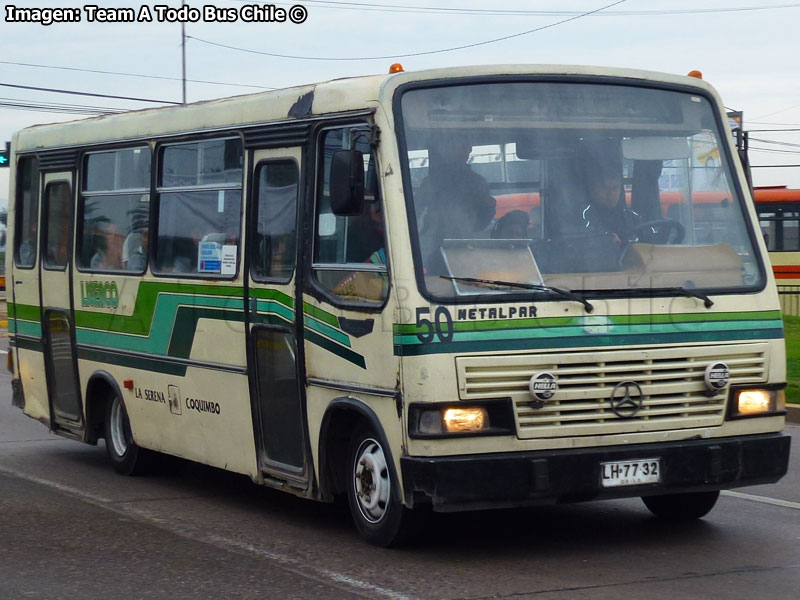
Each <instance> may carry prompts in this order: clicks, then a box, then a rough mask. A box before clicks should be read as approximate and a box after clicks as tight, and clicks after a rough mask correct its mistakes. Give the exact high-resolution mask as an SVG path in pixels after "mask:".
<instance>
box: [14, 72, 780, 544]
mask: <svg viewBox="0 0 800 600" xmlns="http://www.w3.org/2000/svg"><path fill="white" fill-rule="evenodd" d="M699 142H702V144H703V146H704V147H705V148H708V147H709V146H712V147H714V148H717V149H718V151H719V152H718V156H719V157H720V158H719V164H718V165H717V166H716V171H715V173H714V177H713V182H714V184H713V186H711V185H710V184H708V185H706V184H705V183H703V182H706V181H711V179H709V177H706V175H707V172H705V171H701V170H700V169H703V168H707V165H705V164H701V165H698V164H696V162H695V161H693V160H692V154H693V146H694V145H696V144H697V143H699ZM712 149H713V148H712ZM487 154H491V155H492V156H493V157H494V158H492V159H491V160H488V159H486V160H484V159H482V158H480V157H483V156H486V155H487ZM734 157H735V148H734V145H733V141H732V138H731V134H730V131H729V129H728V125H727V123H726V119H725V112H724V108H723V105H722V103H721V100H720V98H719V97H718V95H717V93H716V92H715V91H714V89H713V88H712V87H711V86H710V85H708V84H707V83H706V82H704V81H702V80H700V79H697V78H693V77H683V76H674V75H666V74H657V73H651V72H645V71H638V70H624V69H606V68H588V67H563V66H535V65H507V66H477V67H460V68H448V69H434V70H427V71H419V72H406V71H404V70H403V69H402V67H395V66H393V68H392V69H390V72H389V73H388V74H384V75H374V76H365V77H355V78H347V79H338V80H334V81H329V82H325V83H319V84H316V85H305V86H301V87H295V88H290V89H285V90H279V91H269V92H264V93H258V94H253V95H246V96H239V97H233V98H225V99H220V100H215V101H209V102H199V103H195V104H188V105H185V106H178V107H166V108H156V109H149V110H143V111H136V112H130V113H125V114H119V115H113V116H105V117H98V118H92V119H87V120H80V121H75V122H70V123H63V124H55V125H42V126H34V127H30V128H27V129H24V130H22V131H20V132H18V133H16V134H15V135H14V137H13V143H12V171H11V196H10V197H11V198H12V202H11V207H10V213H9V221H8V222H9V249H10V251H9V252H8V258H7V272H8V273H9V276H10V279H9V281H10V286H9V298H8V300H9V302H8V307H9V311H8V312H9V337H10V350H11V351H10V353H9V359H8V360H9V368H10V370H11V371H12V374H13V381H12V386H13V404H14V405H15V406H17V407H19V408H21V409H22V410H23V411H24V413H25V414H26V415H28V416H29V417H31V418H33V419H37V420H39V421H40V422H42V423H43V424H44V425H45V426H47V427H48V428H49V429H50V430H51V431H53V432H55V433H56V434H58V435H61V436H65V437H68V438H72V439H75V440H77V441H81V442H84V443H88V444H97V443H98V441H99V440H101V439H103V440H104V446H105V449H106V452H107V454H108V457H109V460H110V463H111V464H112V466H113V467H114V469H116V471H118V472H119V473H121V474H124V475H135V474H139V473H144V472H146V471H147V470H148V469H149V468H152V467H153V465H154V464H157V463H158V461H159V459H160V458H161V457H163V455H172V456H176V457H181V458H183V459H188V460H192V461H197V462H199V463H204V464H206V465H211V466H213V467H217V468H220V469H226V470H228V471H232V472H235V473H240V474H244V475H246V476H249V477H250V478H251V479H252V480H253V481H254V482H256V483H258V484H262V485H266V486H270V487H274V488H277V489H281V490H284V491H286V492H289V493H292V494H295V495H296V496H299V497H301V498H306V499H312V500H317V501H326V502H330V501H334V500H335V499H336V498H337V497H342V496H343V497H346V501H347V505H348V506H349V511H350V514H351V516H352V520H353V522H354V525H355V529H356V530H357V531H358V533H359V534H360V535H361V536H363V537H364V538H365V539H366V540H367V541H369V542H371V543H373V544H377V545H381V546H391V545H398V544H402V543H405V542H408V541H410V540H411V539H413V538H414V536H415V535H416V534H418V533H419V531H420V529H421V528H422V524H423V523H424V520H425V519H426V518H431V514H430V513H432V512H446V511H460V510H476V509H489V508H502V507H516V506H533V505H546V504H558V503H568V502H579V501H589V500H600V499H614V498H628V497H641V498H642V499H643V501H644V503H645V504H646V506H647V507H648V508H649V509H650V511H651V512H652V513H653V514H654V515H656V516H658V517H661V518H667V519H696V518H700V517H702V516H704V515H705V514H706V513H708V511H710V510H711V509H712V507H713V506H714V504H715V502H716V500H717V498H718V496H719V493H720V490H724V489H728V488H735V487H741V486H747V485H754V484H765V483H771V482H776V481H778V480H779V479H780V478H781V477H782V476H783V475H784V474H785V473H786V471H787V466H788V457H789V448H790V438H789V436H787V435H786V434H785V433H782V429H783V427H784V421H785V397H784V387H785V385H786V370H785V348H784V340H783V325H782V321H781V315H780V307H779V302H778V294H777V291H776V287H775V280H774V277H773V274H772V271H771V269H769V265H768V263H767V262H766V259H767V247H766V246H765V244H764V240H763V237H762V236H761V234H760V231H759V229H758V219H757V216H756V212H755V209H754V205H753V202H752V199H751V197H750V193H749V190H748V187H747V183H746V180H745V177H744V173H743V171H742V169H741V166H740V164H739V162H738V161H737V160H735V159H734ZM701 183H702V185H701ZM710 187H713V189H714V190H715V191H714V192H713V193H722V194H724V197H721V199H719V200H718V201H715V209H714V210H715V211H717V212H718V214H717V213H715V218H714V220H713V222H709V220H708V219H707V218H706V217H702V215H701V213H702V211H703V210H704V207H705V205H706V204H707V198H708V194H709V193H711V192H709V188H710ZM675 190H682V193H680V194H677V193H673V192H675ZM662 192H663V193H662ZM525 198H528V199H529V201H530V202H533V201H532V200H531V199H533V198H535V202H533V204H535V205H536V210H528V209H523V208H520V207H525V206H527V205H525V202H524V201H523V200H524V199H525ZM515 202H516V203H517V204H514V203H515ZM701 217H702V218H701Z"/></svg>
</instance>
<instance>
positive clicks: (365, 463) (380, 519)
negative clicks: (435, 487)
mask: <svg viewBox="0 0 800 600" xmlns="http://www.w3.org/2000/svg"><path fill="white" fill-rule="evenodd" d="M389 460H390V459H389V454H388V452H387V451H386V450H385V449H384V446H383V444H382V443H381V441H380V439H379V437H378V436H377V435H375V433H374V432H373V431H372V430H371V429H370V428H369V427H364V426H362V427H359V428H358V429H357V430H356V431H355V433H354V434H353V437H352V438H351V439H350V446H349V452H348V482H347V502H348V505H349V506H350V513H351V515H352V517H353V523H354V524H355V527H356V529H357V530H358V533H359V534H361V536H362V537H363V538H364V539H366V540H367V541H368V542H370V543H372V544H375V545H377V546H384V547H389V546H399V545H402V544H404V543H408V542H410V541H412V540H413V539H414V538H415V537H416V536H417V535H418V534H419V531H420V529H421V518H422V517H421V515H420V513H419V511H412V510H409V509H408V508H406V507H405V506H403V505H402V503H401V502H400V501H399V500H398V499H397V497H396V496H397V494H395V489H394V486H395V481H396V480H395V478H394V475H393V470H392V467H391V465H390V464H389Z"/></svg>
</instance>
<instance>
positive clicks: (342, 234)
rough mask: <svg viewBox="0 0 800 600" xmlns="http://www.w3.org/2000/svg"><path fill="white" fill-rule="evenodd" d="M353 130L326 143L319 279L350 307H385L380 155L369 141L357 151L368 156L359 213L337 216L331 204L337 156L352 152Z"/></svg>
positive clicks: (327, 136) (320, 184) (329, 136)
mask: <svg viewBox="0 0 800 600" xmlns="http://www.w3.org/2000/svg"><path fill="white" fill-rule="evenodd" d="M349 141H350V130H349V128H339V129H331V130H328V131H326V132H325V133H324V134H323V135H322V137H321V140H320V145H319V161H320V169H319V173H320V179H319V180H318V181H317V205H316V226H315V229H314V232H315V233H314V264H313V270H314V278H315V280H316V281H317V283H318V284H319V285H320V286H321V287H323V288H324V289H325V290H327V291H328V292H330V293H331V294H333V295H334V296H336V297H337V298H339V299H340V300H342V301H344V302H347V303H354V304H381V303H383V301H384V300H385V299H386V296H387V294H388V289H389V279H388V271H387V267H386V238H385V235H384V223H383V205H382V201H381V197H380V190H379V187H378V183H377V169H376V164H375V156H374V155H373V153H372V150H371V149H370V147H369V144H368V143H367V141H366V140H364V139H363V137H362V138H359V139H358V141H357V143H356V150H359V151H361V152H362V153H363V155H364V163H365V164H364V179H365V182H364V196H365V202H364V206H363V207H362V211H361V213H360V214H358V215H354V216H349V217H342V216H336V215H334V214H333V212H332V210H331V204H330V188H329V184H330V171H331V162H332V160H333V154H334V153H335V152H336V151H337V150H343V149H347V148H349V143H350V142H349Z"/></svg>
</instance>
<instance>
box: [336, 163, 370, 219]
mask: <svg viewBox="0 0 800 600" xmlns="http://www.w3.org/2000/svg"><path fill="white" fill-rule="evenodd" d="M330 190H331V209H332V210H333V214H335V215H336V216H337V217H351V216H353V215H360V214H361V210H362V209H363V207H364V154H363V153H362V152H359V151H358V150H338V151H336V152H334V154H333V161H332V162H331V180H330Z"/></svg>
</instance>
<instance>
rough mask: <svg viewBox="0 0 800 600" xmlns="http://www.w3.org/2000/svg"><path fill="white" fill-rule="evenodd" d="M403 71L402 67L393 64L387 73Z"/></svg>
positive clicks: (398, 64)
mask: <svg viewBox="0 0 800 600" xmlns="http://www.w3.org/2000/svg"><path fill="white" fill-rule="evenodd" d="M403 70H404V69H403V65H401V64H400V63H394V64H392V66H391V67H389V73H402V72H403Z"/></svg>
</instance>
